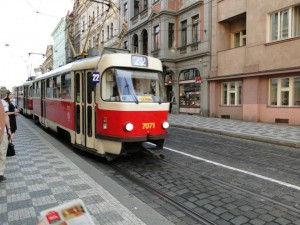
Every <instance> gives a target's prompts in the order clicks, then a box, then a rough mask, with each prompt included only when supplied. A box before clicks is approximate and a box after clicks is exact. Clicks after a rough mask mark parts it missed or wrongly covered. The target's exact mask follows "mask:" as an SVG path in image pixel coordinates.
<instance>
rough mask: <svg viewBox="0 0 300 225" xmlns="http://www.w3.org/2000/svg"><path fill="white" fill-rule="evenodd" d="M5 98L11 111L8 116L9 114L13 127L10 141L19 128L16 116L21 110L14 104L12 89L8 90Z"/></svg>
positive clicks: (11, 126)
mask: <svg viewBox="0 0 300 225" xmlns="http://www.w3.org/2000/svg"><path fill="white" fill-rule="evenodd" d="M4 100H5V101H6V102H7V103H8V111H9V112H8V116H9V122H10V128H11V130H10V132H11V136H10V141H11V142H12V141H13V139H14V137H15V133H16V130H17V121H16V116H17V115H18V114H19V110H18V109H17V108H16V106H15V105H14V104H13V94H12V93H11V92H10V91H8V92H7V95H6V98H5V99H4Z"/></svg>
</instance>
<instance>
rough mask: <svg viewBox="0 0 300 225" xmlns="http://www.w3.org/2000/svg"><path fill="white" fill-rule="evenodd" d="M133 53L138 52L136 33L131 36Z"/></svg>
mask: <svg viewBox="0 0 300 225" xmlns="http://www.w3.org/2000/svg"><path fill="white" fill-rule="evenodd" d="M133 53H139V39H138V36H137V35H136V34H135V35H134V36H133Z"/></svg>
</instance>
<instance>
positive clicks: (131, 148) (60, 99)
mask: <svg viewBox="0 0 300 225" xmlns="http://www.w3.org/2000/svg"><path fill="white" fill-rule="evenodd" d="M110 50H111V49H110ZM104 51H105V50H104ZM116 51H118V52H117V53H109V54H103V55H102V56H96V57H92V58H84V59H80V60H77V61H75V62H72V63H70V64H67V65H65V66H62V67H60V68H58V69H55V70H52V71H50V72H48V73H45V74H42V75H41V76H38V77H37V78H36V79H35V80H34V81H33V82H32V87H33V89H32V90H33V97H32V99H33V115H34V117H35V118H36V119H38V120H39V121H40V123H41V124H42V125H43V126H45V127H46V128H49V129H51V130H53V131H55V132H58V133H62V134H65V135H66V134H67V135H68V137H69V138H70V141H71V143H72V144H73V145H75V146H76V147H78V148H80V149H84V150H87V151H90V152H93V153H97V154H100V155H102V156H104V157H106V158H107V159H112V158H114V157H116V156H118V155H121V154H126V153H129V152H137V151H141V150H142V149H143V148H142V143H144V142H152V143H154V144H156V145H157V147H158V148H162V147H163V144H164V140H165V138H166V137H167V135H168V132H167V128H168V127H169V123H168V121H167V120H168V109H169V103H168V102H167V99H166V94H165V91H164V82H163V77H162V63H161V61H160V60H158V59H156V58H153V57H149V56H144V55H137V54H130V53H124V52H123V53H119V51H120V49H118V50H116ZM137 84H138V85H139V90H137V89H135V87H136V86H137Z"/></svg>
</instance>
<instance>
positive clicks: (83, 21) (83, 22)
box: [82, 18, 85, 32]
mask: <svg viewBox="0 0 300 225" xmlns="http://www.w3.org/2000/svg"><path fill="white" fill-rule="evenodd" d="M84 31H85V19H84V18H83V19H82V32H84Z"/></svg>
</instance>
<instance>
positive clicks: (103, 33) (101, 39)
mask: <svg viewBox="0 0 300 225" xmlns="http://www.w3.org/2000/svg"><path fill="white" fill-rule="evenodd" d="M101 40H102V43H104V30H102V38H101Z"/></svg>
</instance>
